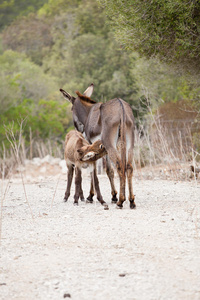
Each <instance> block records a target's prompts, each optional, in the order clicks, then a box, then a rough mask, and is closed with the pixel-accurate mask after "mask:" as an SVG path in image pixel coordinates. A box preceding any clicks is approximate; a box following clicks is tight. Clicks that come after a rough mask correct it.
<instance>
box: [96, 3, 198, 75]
mask: <svg viewBox="0 0 200 300" xmlns="http://www.w3.org/2000/svg"><path fill="white" fill-rule="evenodd" d="M99 2H100V3H101V4H102V5H103V7H104V8H105V10H106V13H107V16H108V19H109V23H110V24H112V27H113V28H114V29H115V36H116V38H117V40H118V41H119V42H120V44H122V45H123V46H124V47H125V48H128V49H131V50H134V51H138V52H139V53H140V54H141V55H145V56H146V57H148V58H149V57H152V56H155V55H158V57H159V58H160V59H162V60H163V61H167V62H173V63H176V64H177V65H178V66H179V68H182V67H184V69H185V70H189V71H192V72H194V70H195V72H198V73H199V72H200V55H199V54H200V2H199V1H198V0H193V1H187V0H176V1H174V0H166V1H163V0H147V1H142V0H134V1H133V0H126V1H125V0H99Z"/></svg>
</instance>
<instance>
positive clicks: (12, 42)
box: [2, 14, 53, 65]
mask: <svg viewBox="0 0 200 300" xmlns="http://www.w3.org/2000/svg"><path fill="white" fill-rule="evenodd" d="M2 44H3V48H4V50H7V49H12V50H15V51H18V52H23V53H26V54H27V55H28V56H29V57H31V59H32V61H33V62H35V63H37V64H39V65H41V64H42V59H43V58H44V56H45V55H47V53H48V51H49V48H50V47H51V46H52V44H53V39H52V36H51V26H50V24H49V22H48V20H47V19H45V20H44V18H38V17H37V16H36V15H35V14H29V16H27V17H21V18H18V19H17V20H15V21H14V22H13V23H12V24H11V25H10V26H9V27H7V28H6V29H5V30H4V31H3V33H2Z"/></svg>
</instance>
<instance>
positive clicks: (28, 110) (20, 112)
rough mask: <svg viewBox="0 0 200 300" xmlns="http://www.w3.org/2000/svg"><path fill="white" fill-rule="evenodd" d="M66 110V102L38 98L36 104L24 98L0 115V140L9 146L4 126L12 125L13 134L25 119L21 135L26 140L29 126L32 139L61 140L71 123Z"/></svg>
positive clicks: (27, 139)
mask: <svg viewBox="0 0 200 300" xmlns="http://www.w3.org/2000/svg"><path fill="white" fill-rule="evenodd" d="M68 110H69V104H68V103H66V102H63V103H60V102H58V101H55V100H51V101H47V100H40V101H39V103H38V104H36V103H35V102H34V101H33V100H30V99H24V100H23V101H22V102H21V103H20V104H18V105H16V106H15V107H10V108H9V109H8V110H7V111H6V112H5V113H4V114H3V115H2V116H1V123H2V126H0V142H4V144H5V145H6V146H9V143H8V141H7V139H6V131H5V126H6V128H11V127H12V131H13V133H14V134H15V133H16V132H18V131H19V127H20V123H21V120H25V126H24V129H23V136H24V137H25V140H26V141H27V142H28V141H29V138H30V136H29V135H30V128H31V131H32V132H33V135H32V138H33V139H35V138H36V139H39V138H40V139H46V138H51V139H52V138H54V139H55V138H56V137H57V139H58V138H60V140H63V139H64V137H65V134H66V132H67V128H68V127H69V126H70V125H71V124H72V118H71V115H70V114H67V111H68ZM33 112H34V113H33Z"/></svg>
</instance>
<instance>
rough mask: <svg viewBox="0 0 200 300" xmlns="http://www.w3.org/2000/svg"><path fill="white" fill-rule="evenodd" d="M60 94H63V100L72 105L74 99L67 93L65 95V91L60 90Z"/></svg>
mask: <svg viewBox="0 0 200 300" xmlns="http://www.w3.org/2000/svg"><path fill="white" fill-rule="evenodd" d="M60 92H61V93H62V94H63V96H64V97H65V99H67V100H68V101H69V102H71V103H72V104H73V103H74V100H75V99H76V98H74V97H73V96H71V95H70V94H69V93H67V92H66V91H64V90H63V89H60Z"/></svg>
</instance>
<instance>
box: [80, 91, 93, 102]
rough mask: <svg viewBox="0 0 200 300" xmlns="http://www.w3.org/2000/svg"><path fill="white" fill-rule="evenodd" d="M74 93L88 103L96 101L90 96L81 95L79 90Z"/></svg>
mask: <svg viewBox="0 0 200 300" xmlns="http://www.w3.org/2000/svg"><path fill="white" fill-rule="evenodd" d="M76 94H77V95H78V96H79V98H80V99H81V100H83V101H85V102H88V103H92V104H94V103H96V101H94V100H92V99H91V98H90V97H87V96H85V95H82V94H81V93H80V92H79V91H76Z"/></svg>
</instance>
